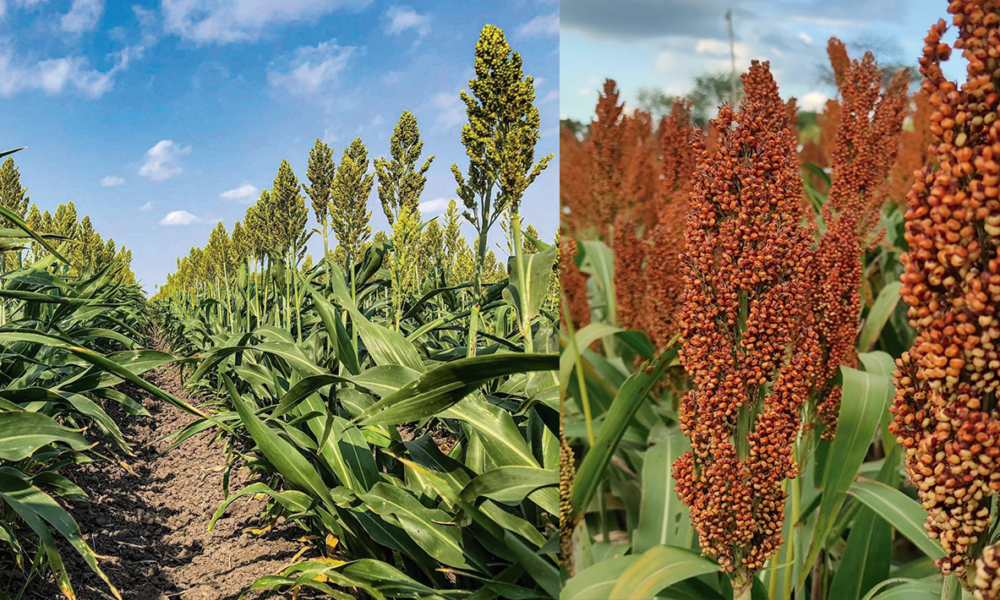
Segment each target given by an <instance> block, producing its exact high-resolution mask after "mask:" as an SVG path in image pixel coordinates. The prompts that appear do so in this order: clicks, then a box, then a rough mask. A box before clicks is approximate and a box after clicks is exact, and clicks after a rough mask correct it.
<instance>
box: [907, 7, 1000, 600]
mask: <svg viewBox="0 0 1000 600" xmlns="http://www.w3.org/2000/svg"><path fill="white" fill-rule="evenodd" d="M997 9H998V6H997V4H996V3H995V2H993V1H992V0H978V1H972V0H969V1H961V0H957V1H955V2H952V3H951V4H950V5H949V7H948V12H950V13H951V14H952V15H954V17H953V22H954V24H955V26H956V27H957V28H958V39H957V41H956V42H955V44H954V47H955V48H957V49H959V50H961V51H962V54H963V56H964V57H965V58H966V59H967V60H968V69H967V73H968V76H967V79H966V81H965V83H963V84H962V85H961V87H959V86H958V85H956V84H955V83H953V82H951V81H948V80H947V79H945V76H944V73H943V72H942V70H941V63H942V62H944V61H945V60H947V59H948V57H949V56H950V55H951V50H952V48H951V47H949V46H948V44H946V43H944V42H943V41H942V37H943V35H944V33H945V31H946V29H947V26H946V24H945V22H944V21H943V20H941V21H939V22H938V23H937V24H936V25H934V26H933V27H932V28H931V30H930V32H929V34H928V35H927V38H926V39H925V42H926V44H925V46H924V55H923V57H922V58H921V59H920V72H921V74H922V75H923V76H924V79H923V84H922V91H923V93H924V94H925V95H926V96H927V98H928V99H929V102H930V105H931V107H932V111H933V112H932V114H931V116H930V123H931V125H930V131H931V133H932V134H933V146H932V151H933V154H934V157H933V159H934V161H935V162H936V163H937V164H938V165H939V168H933V167H932V166H930V165H928V166H924V168H923V169H922V170H921V171H920V172H919V173H918V174H917V180H916V182H915V183H914V184H913V188H912V189H911V190H910V193H909V195H908V196H907V211H906V241H907V242H908V244H909V251H908V253H907V254H906V255H905V256H904V257H903V259H902V260H903V264H904V265H905V271H904V273H903V275H902V277H901V280H902V291H901V294H902V298H903V300H904V301H905V302H906V303H907V304H908V305H909V312H908V315H909V318H910V324H911V325H912V326H913V327H914V328H915V329H916V339H915V341H914V343H913V346H912V348H911V349H910V351H909V352H904V353H903V355H902V357H901V358H899V359H897V361H896V366H897V368H898V370H897V371H896V372H895V374H894V375H895V379H896V397H895V400H894V404H893V407H892V409H891V410H892V413H893V415H894V422H893V424H892V425H891V429H890V430H891V431H892V432H893V433H894V434H896V435H897V436H898V437H897V441H898V442H899V444H901V445H902V446H903V448H905V451H906V452H905V463H906V470H907V472H908V473H909V475H910V480H911V482H912V483H913V485H914V486H915V487H916V488H917V492H918V494H919V497H920V499H921V501H922V503H923V508H924V509H925V510H926V511H927V512H928V517H927V522H926V524H925V527H926V529H927V530H928V532H929V534H930V536H931V537H932V538H935V539H937V540H938V541H939V542H940V543H941V547H942V548H943V549H944V551H945V552H946V553H947V556H946V557H944V558H941V559H939V560H938V561H937V564H938V566H939V567H940V568H941V571H942V573H944V574H945V575H947V574H949V573H955V574H956V575H957V576H958V577H959V582H960V583H961V584H962V586H963V587H964V588H965V589H966V590H972V589H974V588H979V594H980V596H981V597H989V598H993V597H995V594H993V592H992V591H991V590H992V589H993V584H992V583H991V581H985V579H990V580H992V575H991V573H993V572H994V571H993V570H992V569H991V567H990V566H991V565H995V564H996V563H995V558H994V555H993V550H992V549H990V550H989V551H988V552H986V553H985V554H984V555H983V557H982V563H981V564H980V569H979V571H980V574H979V575H977V574H976V572H975V569H974V568H970V567H972V565H973V563H974V561H976V559H977V557H978V555H979V553H980V551H981V550H980V549H981V548H982V546H983V545H984V544H985V543H988V542H989V540H988V539H987V535H986V532H987V531H988V528H989V527H990V524H991V520H992V519H991V514H990V503H991V497H992V496H993V495H994V494H995V493H996V492H997V491H998V490H1000V471H998V469H997V464H998V457H1000V445H998V443H997V441H998V436H1000V412H998V411H997V408H996V401H995V394H996V390H997V384H998V379H997V377H996V372H997V369H998V368H1000V357H998V355H997V349H996V347H995V341H996V339H997V338H998V337H1000V323H998V322H997V309H998V307H1000V257H998V255H997V248H998V246H1000V200H998V195H1000V187H998V184H1000V178H998V174H1000V164H998V162H997V157H998V155H1000V122H998V121H997V113H996V110H997V98H998V95H997V68H998V66H1000V65H998V61H997V56H998V52H1000V15H998V13H997ZM987 575H989V576H988V577H987ZM980 577H982V578H983V579H984V582H985V584H986V585H985V586H983V585H979V583H980V581H979V579H980Z"/></svg>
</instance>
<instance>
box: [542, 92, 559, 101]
mask: <svg viewBox="0 0 1000 600" xmlns="http://www.w3.org/2000/svg"><path fill="white" fill-rule="evenodd" d="M558 99H559V90H549V93H548V94H545V97H544V98H542V102H554V101H556V100H558Z"/></svg>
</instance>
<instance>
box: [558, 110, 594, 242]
mask: <svg viewBox="0 0 1000 600" xmlns="http://www.w3.org/2000/svg"><path fill="white" fill-rule="evenodd" d="M559 204H560V208H561V211H562V214H561V215H560V219H559V226H560V227H561V228H562V229H564V230H566V231H567V232H568V234H569V235H572V236H574V237H576V236H579V235H580V234H581V233H583V232H584V231H585V230H587V229H590V228H591V227H593V225H594V224H593V222H592V220H591V219H592V215H591V211H592V207H591V191H590V150H589V144H588V143H587V142H586V141H580V140H579V139H578V138H577V137H576V135H575V134H574V133H573V131H572V130H570V128H569V127H567V126H566V125H563V126H562V127H561V128H560V130H559Z"/></svg>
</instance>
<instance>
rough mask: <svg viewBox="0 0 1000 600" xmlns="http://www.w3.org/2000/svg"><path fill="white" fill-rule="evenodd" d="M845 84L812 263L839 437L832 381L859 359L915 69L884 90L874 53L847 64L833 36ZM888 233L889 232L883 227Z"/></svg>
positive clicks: (823, 391) (822, 410)
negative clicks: (866, 265)
mask: <svg viewBox="0 0 1000 600" xmlns="http://www.w3.org/2000/svg"><path fill="white" fill-rule="evenodd" d="M829 48H830V51H829V53H830V57H831V62H832V64H833V65H834V69H835V72H836V73H837V81H838V82H839V84H840V95H841V103H840V111H839V112H840V123H839V125H838V127H837V134H836V138H835V142H834V146H833V150H832V153H831V169H832V186H831V189H830V194H829V198H828V200H827V202H826V203H825V204H824V205H823V211H822V216H823V221H824V223H825V224H826V232H825V233H824V235H822V236H821V237H820V239H819V243H818V246H817V248H816V250H815V252H814V256H813V261H812V263H811V265H810V271H809V278H810V280H811V282H812V285H813V291H814V293H813V294H811V295H810V298H811V299H812V310H813V314H814V315H815V327H816V331H817V333H818V335H819V338H820V343H821V345H822V347H823V358H822V363H821V365H820V372H819V380H818V381H817V392H818V395H819V404H818V406H817V412H818V417H819V420H820V421H821V422H822V423H824V424H825V425H826V427H825V429H824V430H823V438H824V439H833V436H834V433H836V428H837V416H838V415H839V412H840V399H841V392H842V390H841V388H840V386H837V385H833V384H832V383H831V382H832V381H833V379H834V378H835V377H836V375H837V372H838V370H839V369H840V367H841V366H848V367H855V366H857V361H858V359H857V350H856V349H855V341H856V339H857V336H858V329H859V321H860V317H861V275H862V273H861V271H862V261H861V258H862V254H863V252H864V251H865V250H866V249H869V248H871V247H872V246H874V244H875V243H876V242H877V241H878V240H879V239H880V236H879V235H878V234H876V233H875V231H876V229H877V227H878V225H879V218H880V216H881V210H882V205H883V204H884V202H885V194H886V192H885V187H884V183H885V181H886V177H887V176H888V173H889V169H890V168H891V167H892V165H893V163H894V161H895V158H896V150H897V148H898V138H899V133H900V131H901V129H902V126H903V119H904V117H905V116H906V85H907V81H908V78H909V77H908V74H907V72H906V71H900V72H899V73H897V74H896V76H895V77H894V78H893V79H892V81H891V82H890V83H889V85H888V86H887V87H886V88H885V90H884V91H883V90H882V81H881V73H880V72H879V69H878V66H877V65H876V64H875V58H874V57H873V56H872V54H871V53H870V52H869V53H866V54H865V56H864V58H863V59H862V60H861V61H857V60H855V61H848V62H847V63H846V64H843V65H841V64H840V60H839V59H838V58H837V57H841V56H842V57H843V58H846V57H847V53H846V51H844V52H838V51H837V50H838V49H839V50H843V44H841V43H840V41H839V40H837V39H836V38H833V39H831V40H830V46H829ZM883 233H884V232H883Z"/></svg>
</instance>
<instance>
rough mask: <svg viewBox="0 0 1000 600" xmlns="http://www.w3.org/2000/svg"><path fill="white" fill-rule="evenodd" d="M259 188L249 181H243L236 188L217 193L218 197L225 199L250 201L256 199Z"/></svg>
mask: <svg viewBox="0 0 1000 600" xmlns="http://www.w3.org/2000/svg"><path fill="white" fill-rule="evenodd" d="M259 194H260V190H259V189H257V187H256V186H253V185H250V184H249V183H244V184H243V185H241V186H240V187H238V188H235V189H232V190H227V191H225V192H222V193H221V194H219V196H220V197H222V198H225V199H226V200H237V201H239V202H250V201H252V200H256V199H257V197H258V195H259Z"/></svg>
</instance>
